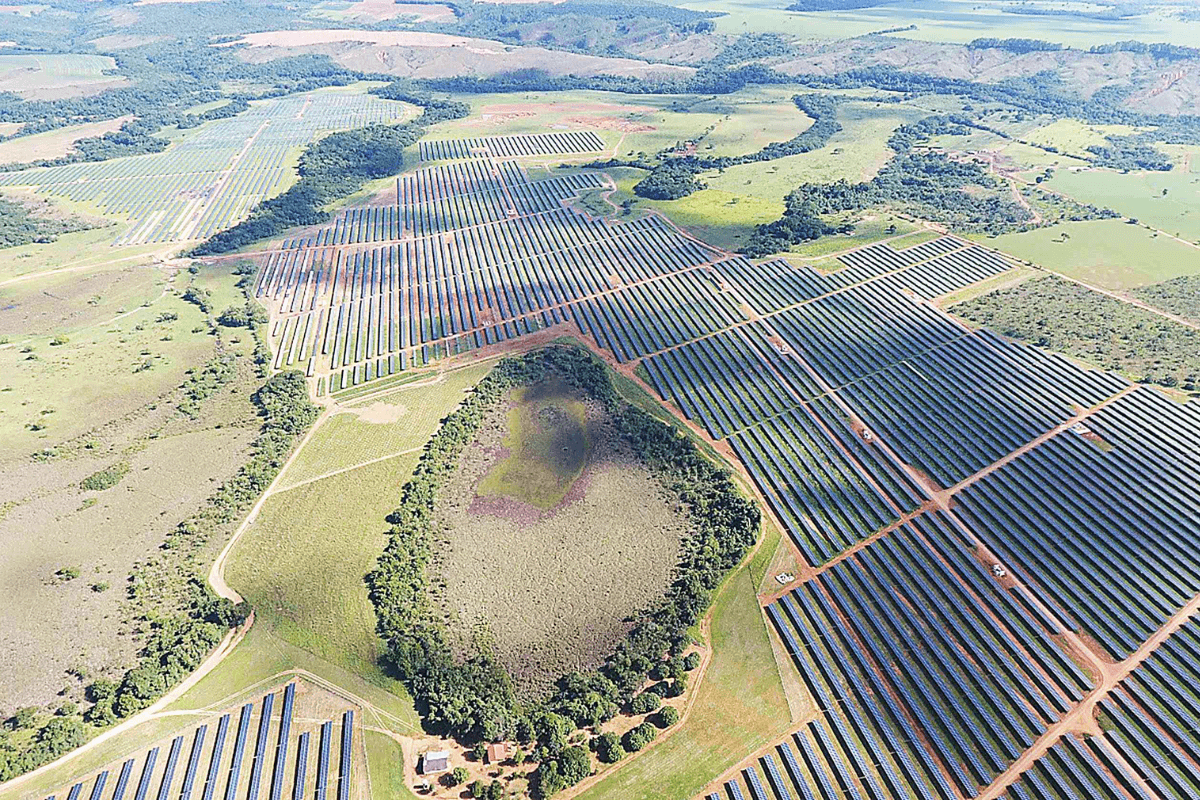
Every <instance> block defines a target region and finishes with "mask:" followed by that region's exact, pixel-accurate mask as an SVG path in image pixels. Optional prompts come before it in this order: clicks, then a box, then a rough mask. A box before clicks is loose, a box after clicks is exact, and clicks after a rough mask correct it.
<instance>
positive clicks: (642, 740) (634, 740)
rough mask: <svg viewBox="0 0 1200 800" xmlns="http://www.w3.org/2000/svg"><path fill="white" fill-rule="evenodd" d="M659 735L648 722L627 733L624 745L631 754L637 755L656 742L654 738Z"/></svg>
mask: <svg viewBox="0 0 1200 800" xmlns="http://www.w3.org/2000/svg"><path fill="white" fill-rule="evenodd" d="M657 735H658V729H656V728H655V727H654V726H653V725H651V724H650V723H648V722H643V723H642V724H641V725H638V726H637V727H636V728H632V729H630V730H629V731H626V733H625V738H624V739H623V740H622V745H624V747H625V749H626V750H627V751H629V752H630V753H636V752H637V751H638V750H641V749H642V748H643V747H645V746H646V745H648V744H650V743H651V742H653V741H654V737H655V736H657Z"/></svg>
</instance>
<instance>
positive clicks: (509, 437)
mask: <svg viewBox="0 0 1200 800" xmlns="http://www.w3.org/2000/svg"><path fill="white" fill-rule="evenodd" d="M512 403H513V407H512V408H511V409H510V410H509V412H508V431H507V434H506V435H505V437H504V441H503V444H504V448H505V450H506V451H507V455H505V456H504V458H502V459H501V460H500V461H499V462H497V463H496V464H495V465H494V466H493V467H492V468H491V469H490V470H489V471H488V473H487V474H486V475H484V476H483V478H482V480H480V482H479V486H478V489H477V492H478V494H480V495H481V496H493V497H494V496H498V495H503V496H505V497H511V498H514V499H516V500H520V501H522V502H525V503H529V504H530V505H532V506H535V507H537V508H540V509H543V510H547V509H551V508H554V507H555V506H557V505H558V504H559V503H561V502H562V500H563V498H564V497H566V495H567V492H569V491H570V489H571V486H572V485H573V484H574V483H575V480H576V479H577V478H578V477H579V475H580V474H581V473H582V472H583V468H584V467H585V466H586V465H587V463H588V459H589V457H590V456H591V452H592V446H593V442H592V440H591V437H590V436H589V432H588V429H587V409H586V408H585V407H584V404H583V402H582V400H580V398H579V397H578V395H577V394H576V393H575V392H573V391H571V388H570V386H568V385H567V384H566V383H564V382H563V381H557V380H556V381H544V382H542V383H538V384H535V385H532V386H522V387H519V388H518V389H516V390H514V391H513V393H512Z"/></svg>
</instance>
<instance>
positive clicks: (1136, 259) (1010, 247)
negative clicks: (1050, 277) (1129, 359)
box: [983, 219, 1200, 289]
mask: <svg viewBox="0 0 1200 800" xmlns="http://www.w3.org/2000/svg"><path fill="white" fill-rule="evenodd" d="M1064 233H1065V234H1067V236H1069V237H1070V238H1069V239H1067V240H1065V241H1064V240H1063V238H1062V236H1063V234H1064ZM983 241H984V243H985V244H987V245H989V246H991V247H996V248H998V249H1000V250H1003V251H1004V252H1006V253H1011V254H1012V255H1014V256H1016V257H1017V258H1020V259H1024V260H1027V261H1032V262H1033V263H1035V264H1040V265H1041V266H1044V267H1046V268H1047V269H1051V270H1054V271H1055V272H1061V273H1063V274H1064V275H1067V276H1069V277H1072V278H1078V279H1079V280H1082V281H1086V282H1088V283H1091V284H1095V285H1097V286H1102V287H1104V288H1106V289H1130V288H1133V287H1137V286H1145V285H1147V284H1151V283H1159V282H1161V281H1165V280H1168V279H1170V278H1175V277H1178V276H1180V275H1193V274H1196V273H1200V250H1196V249H1195V248H1194V247H1190V246H1188V245H1186V244H1183V243H1181V242H1177V241H1175V240H1173V239H1169V238H1167V237H1165V236H1156V235H1155V234H1154V233H1152V232H1151V231H1148V230H1146V229H1145V228H1141V227H1138V226H1136V225H1129V224H1128V223H1125V222H1122V221H1121V220H1116V219H1108V220H1096V221H1092V222H1072V223H1067V224H1062V225H1052V226H1050V227H1047V228H1039V229H1037V230H1033V231H1028V232H1026V233H1009V234H1005V235H1003V236H999V237H997V238H995V239H984V240H983Z"/></svg>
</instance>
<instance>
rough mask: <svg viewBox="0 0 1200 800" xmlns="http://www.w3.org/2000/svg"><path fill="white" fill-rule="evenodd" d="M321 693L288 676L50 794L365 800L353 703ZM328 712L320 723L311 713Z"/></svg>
mask: <svg viewBox="0 0 1200 800" xmlns="http://www.w3.org/2000/svg"><path fill="white" fill-rule="evenodd" d="M330 701H331V698H330V697H329V696H327V695H326V694H325V693H324V692H323V691H321V690H317V689H314V687H312V686H309V685H308V684H305V683H302V682H298V681H293V682H291V683H288V684H287V685H286V686H284V687H283V689H282V691H278V692H270V693H269V694H266V695H264V696H263V697H262V698H261V700H259V701H258V702H253V701H251V702H247V703H245V704H243V705H241V706H240V707H235V708H233V709H230V710H228V711H226V712H224V713H218V714H214V715H212V716H211V718H209V719H207V720H205V722H203V723H202V724H200V725H198V726H196V727H194V728H191V729H184V730H182V731H179V732H177V733H176V734H175V735H173V736H171V737H170V738H168V739H165V740H163V741H162V742H159V743H157V744H155V745H153V746H151V747H150V748H149V749H147V750H146V751H145V752H144V753H137V754H135V755H132V756H130V757H128V758H125V759H124V760H123V761H118V762H116V763H113V764H111V765H109V766H108V767H107V768H104V769H101V770H99V771H97V772H96V773H95V774H94V775H89V776H87V777H85V778H84V779H82V780H80V781H79V782H77V783H75V784H74V785H71V786H69V787H63V791H61V792H58V793H55V794H53V795H51V797H67V798H79V797H80V796H81V795H82V794H83V793H84V792H85V791H86V792H87V793H88V796H89V797H91V798H93V800H100V798H103V797H113V798H118V799H119V798H123V797H131V798H134V800H147V799H148V798H150V797H157V798H160V799H161V800H166V798H168V797H179V798H183V800H190V799H191V798H201V799H202V800H212V798H216V797H226V798H233V797H240V796H248V797H259V796H260V795H261V796H262V797H269V798H270V799H271V800H281V798H283V797H291V798H302V797H305V796H307V795H309V794H313V795H315V796H316V797H319V798H325V797H329V798H331V800H332V798H337V800H367V798H368V792H367V785H366V782H365V781H364V779H363V778H362V777H361V773H362V772H363V763H364V759H365V750H364V749H363V744H362V735H363V730H362V723H361V721H359V722H358V723H357V724H356V721H355V710H356V709H354V708H348V709H345V710H342V711H340V713H339V712H338V711H337V710H335V708H334V706H336V702H334V703H331V702H330ZM324 715H329V716H330V717H331V719H328V720H327V721H323V722H318V721H316V720H315V719H313V717H314V716H317V717H318V718H319V716H324Z"/></svg>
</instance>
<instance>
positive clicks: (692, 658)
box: [683, 653, 700, 672]
mask: <svg viewBox="0 0 1200 800" xmlns="http://www.w3.org/2000/svg"><path fill="white" fill-rule="evenodd" d="M698 666H700V654H699V653H688V654H687V655H686V656H684V657H683V668H684V669H685V670H687V671H688V672H691V671H692V670H694V669H696V667H698Z"/></svg>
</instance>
